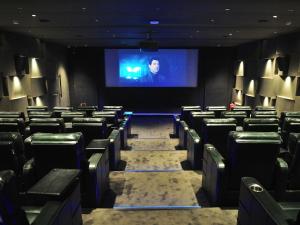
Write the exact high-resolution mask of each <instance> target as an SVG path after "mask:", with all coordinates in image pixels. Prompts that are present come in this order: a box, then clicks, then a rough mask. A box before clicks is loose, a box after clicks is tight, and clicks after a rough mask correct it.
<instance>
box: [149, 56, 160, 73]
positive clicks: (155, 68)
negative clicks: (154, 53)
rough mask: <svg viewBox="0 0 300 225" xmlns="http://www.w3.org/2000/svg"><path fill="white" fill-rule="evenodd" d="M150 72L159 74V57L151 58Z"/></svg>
mask: <svg viewBox="0 0 300 225" xmlns="http://www.w3.org/2000/svg"><path fill="white" fill-rule="evenodd" d="M149 69H150V72H151V73H153V74H157V73H158V71H159V61H158V60H157V59H153V60H151V64H149Z"/></svg>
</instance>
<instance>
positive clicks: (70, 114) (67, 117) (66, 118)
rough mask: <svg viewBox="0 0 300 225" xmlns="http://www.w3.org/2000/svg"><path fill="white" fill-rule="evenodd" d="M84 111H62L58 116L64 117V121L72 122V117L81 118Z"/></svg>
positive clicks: (83, 115)
mask: <svg viewBox="0 0 300 225" xmlns="http://www.w3.org/2000/svg"><path fill="white" fill-rule="evenodd" d="M85 115H86V113H85V112H68V111H64V112H62V113H61V115H60V117H61V118H63V119H64V121H65V123H70V122H72V120H73V118H83V117H85Z"/></svg>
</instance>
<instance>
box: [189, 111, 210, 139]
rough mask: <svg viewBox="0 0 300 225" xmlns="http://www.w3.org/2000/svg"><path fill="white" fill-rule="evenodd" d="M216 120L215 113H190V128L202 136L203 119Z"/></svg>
mask: <svg viewBox="0 0 300 225" xmlns="http://www.w3.org/2000/svg"><path fill="white" fill-rule="evenodd" d="M206 118H207V119H208V118H215V112H213V111H202V112H191V113H190V122H191V124H190V127H191V128H192V129H195V131H196V132H197V134H198V135H201V134H202V127H203V119H206Z"/></svg>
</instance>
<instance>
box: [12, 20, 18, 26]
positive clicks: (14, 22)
mask: <svg viewBox="0 0 300 225" xmlns="http://www.w3.org/2000/svg"><path fill="white" fill-rule="evenodd" d="M12 22H13V24H14V25H19V24H20V23H19V21H17V20H13V21H12Z"/></svg>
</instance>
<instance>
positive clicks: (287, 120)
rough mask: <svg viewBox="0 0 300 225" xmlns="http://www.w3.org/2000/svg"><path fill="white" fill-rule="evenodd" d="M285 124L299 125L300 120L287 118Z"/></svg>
mask: <svg viewBox="0 0 300 225" xmlns="http://www.w3.org/2000/svg"><path fill="white" fill-rule="evenodd" d="M284 122H285V123H288V124H292V123H294V124H297V123H300V118H294V117H287V118H285V119H284Z"/></svg>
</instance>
